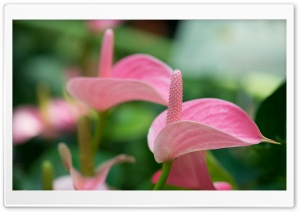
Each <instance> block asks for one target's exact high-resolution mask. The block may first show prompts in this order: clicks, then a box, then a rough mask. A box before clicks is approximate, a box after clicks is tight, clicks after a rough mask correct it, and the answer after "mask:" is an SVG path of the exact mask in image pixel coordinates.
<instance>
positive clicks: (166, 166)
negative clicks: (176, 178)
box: [153, 161, 173, 190]
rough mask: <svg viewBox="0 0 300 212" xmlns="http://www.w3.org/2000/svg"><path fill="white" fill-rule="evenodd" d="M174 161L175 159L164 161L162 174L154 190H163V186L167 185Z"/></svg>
mask: <svg viewBox="0 0 300 212" xmlns="http://www.w3.org/2000/svg"><path fill="white" fill-rule="evenodd" d="M172 163H173V161H168V162H165V163H163V168H162V172H161V175H160V177H159V179H158V181H157V183H156V185H155V186H154V188H153V190H161V189H162V187H163V186H164V185H165V183H166V181H167V179H168V176H169V174H170V171H171V167H172Z"/></svg>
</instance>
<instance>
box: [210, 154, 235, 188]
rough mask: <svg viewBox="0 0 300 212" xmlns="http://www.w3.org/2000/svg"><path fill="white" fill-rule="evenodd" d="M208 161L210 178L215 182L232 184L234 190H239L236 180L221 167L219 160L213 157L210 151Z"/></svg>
mask: <svg viewBox="0 0 300 212" xmlns="http://www.w3.org/2000/svg"><path fill="white" fill-rule="evenodd" d="M206 161H207V166H208V170H209V173H210V176H211V178H212V180H213V182H217V181H223V182H227V183H230V185H231V186H232V189H233V190H236V189H238V187H237V185H236V183H235V181H234V179H233V178H232V177H231V176H230V174H229V173H228V172H227V171H226V170H225V169H224V168H223V167H222V166H221V164H220V163H219V162H218V160H217V159H216V158H215V157H214V156H213V154H212V153H211V152H209V151H206Z"/></svg>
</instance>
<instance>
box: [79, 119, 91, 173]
mask: <svg viewBox="0 0 300 212" xmlns="http://www.w3.org/2000/svg"><path fill="white" fill-rule="evenodd" d="M78 144H79V156H80V168H81V173H82V175H83V176H93V175H94V155H93V154H92V145H91V128H90V120H89V118H88V117H87V116H82V117H81V118H80V119H79V122H78Z"/></svg>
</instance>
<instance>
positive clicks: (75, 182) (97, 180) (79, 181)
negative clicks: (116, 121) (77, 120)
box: [54, 143, 135, 190]
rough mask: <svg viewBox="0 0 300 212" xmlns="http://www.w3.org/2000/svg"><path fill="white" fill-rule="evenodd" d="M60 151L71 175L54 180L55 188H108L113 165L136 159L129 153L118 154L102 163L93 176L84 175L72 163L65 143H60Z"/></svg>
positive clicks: (131, 161)
mask: <svg viewBox="0 0 300 212" xmlns="http://www.w3.org/2000/svg"><path fill="white" fill-rule="evenodd" d="M58 151H59V154H60V157H61V159H62V162H63V164H64V166H65V168H66V169H67V170H68V171H69V173H70V176H63V177H60V178H57V179H56V180H55V181H54V189H55V190H74V189H75V190H108V189H109V187H108V186H107V185H106V184H105V180H106V177H107V174H108V172H109V170H110V169H111V167H112V166H114V165H116V164H118V163H124V162H126V163H133V162H134V161H135V160H134V158H133V157H131V156H128V155H118V156H116V157H114V158H112V159H110V160H108V161H105V162H104V163H102V164H101V165H100V166H99V167H98V168H97V170H96V173H95V175H94V176H93V177H85V176H82V175H81V174H80V173H79V172H78V171H77V170H76V169H75V168H74V167H73V165H72V155H71V152H70V150H69V148H68V147H67V146H66V145H65V144H63V143H62V144H59V146H58Z"/></svg>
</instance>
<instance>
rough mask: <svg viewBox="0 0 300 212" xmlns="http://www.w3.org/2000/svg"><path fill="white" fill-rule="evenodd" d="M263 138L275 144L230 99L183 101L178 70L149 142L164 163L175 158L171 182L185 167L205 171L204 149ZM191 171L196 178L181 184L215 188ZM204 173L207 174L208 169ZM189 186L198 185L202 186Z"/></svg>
mask: <svg viewBox="0 0 300 212" xmlns="http://www.w3.org/2000/svg"><path fill="white" fill-rule="evenodd" d="M262 141H264V142H270V143H276V142H275V141H272V140H270V139H267V138H265V137H264V136H263V135H262V134H261V133H260V131H259V129H258V127H257V126H256V125H255V123H254V122H253V121H252V120H251V118H250V117H249V116H248V115H247V114H246V113H245V112H244V111H243V110H242V109H240V108H239V107H238V106H236V105H234V104H232V103H230V102H227V101H224V100H219V99H210V98H207V99H206V98H204V99H198V100H192V101H188V102H185V103H183V104H182V75H181V72H180V71H179V70H175V71H174V72H173V75H172V79H171V85H170V97H169V105H168V110H167V111H164V112H163V113H161V114H160V115H159V116H158V117H157V118H156V119H155V120H154V121H153V123H152V125H151V127H150V129H149V133H148V145H149V148H150V150H151V151H152V152H153V153H154V157H155V160H156V161H157V162H158V163H164V164H165V163H166V164H168V163H169V164H170V162H171V164H172V161H174V162H173V163H174V164H173V166H172V167H171V170H170V174H172V173H177V174H174V175H177V176H175V177H174V178H173V177H172V175H171V176H170V180H171V181H175V178H176V180H178V179H180V180H181V179H182V177H178V175H180V174H181V175H183V174H184V173H185V172H182V169H183V167H185V168H184V169H188V168H187V167H191V168H192V167H193V166H195V167H197V169H198V171H199V170H200V169H201V170H206V167H205V166H206V165H205V163H204V161H205V159H204V158H203V156H201V154H203V153H201V151H205V150H211V149H220V148H228V147H238V146H249V145H253V144H258V143H260V142H262ZM195 152H196V153H197V154H196V153H195ZM199 152H200V153H199ZM201 157H202V158H201ZM192 163H197V164H195V165H193V164H192ZM198 167H202V168H198ZM169 169H170V166H169ZM190 171H191V172H192V173H193V174H195V178H197V181H196V180H195V181H194V182H180V183H182V184H183V185H186V184H187V183H197V182H198V183H199V184H202V185H201V186H202V189H203V188H204V189H214V186H213V184H212V183H211V182H208V179H209V178H208V177H205V176H202V178H200V179H198V177H197V176H196V175H197V173H196V172H195V168H194V169H192V170H190ZM186 172H187V171H186ZM202 172H204V173H205V174H204V175H207V174H208V172H207V171H202ZM199 177H200V174H199ZM202 181H203V182H202ZM177 184H178V183H177ZM203 186H204V187H203ZM190 187H192V188H199V185H198V186H197V185H194V184H193V185H190Z"/></svg>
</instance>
